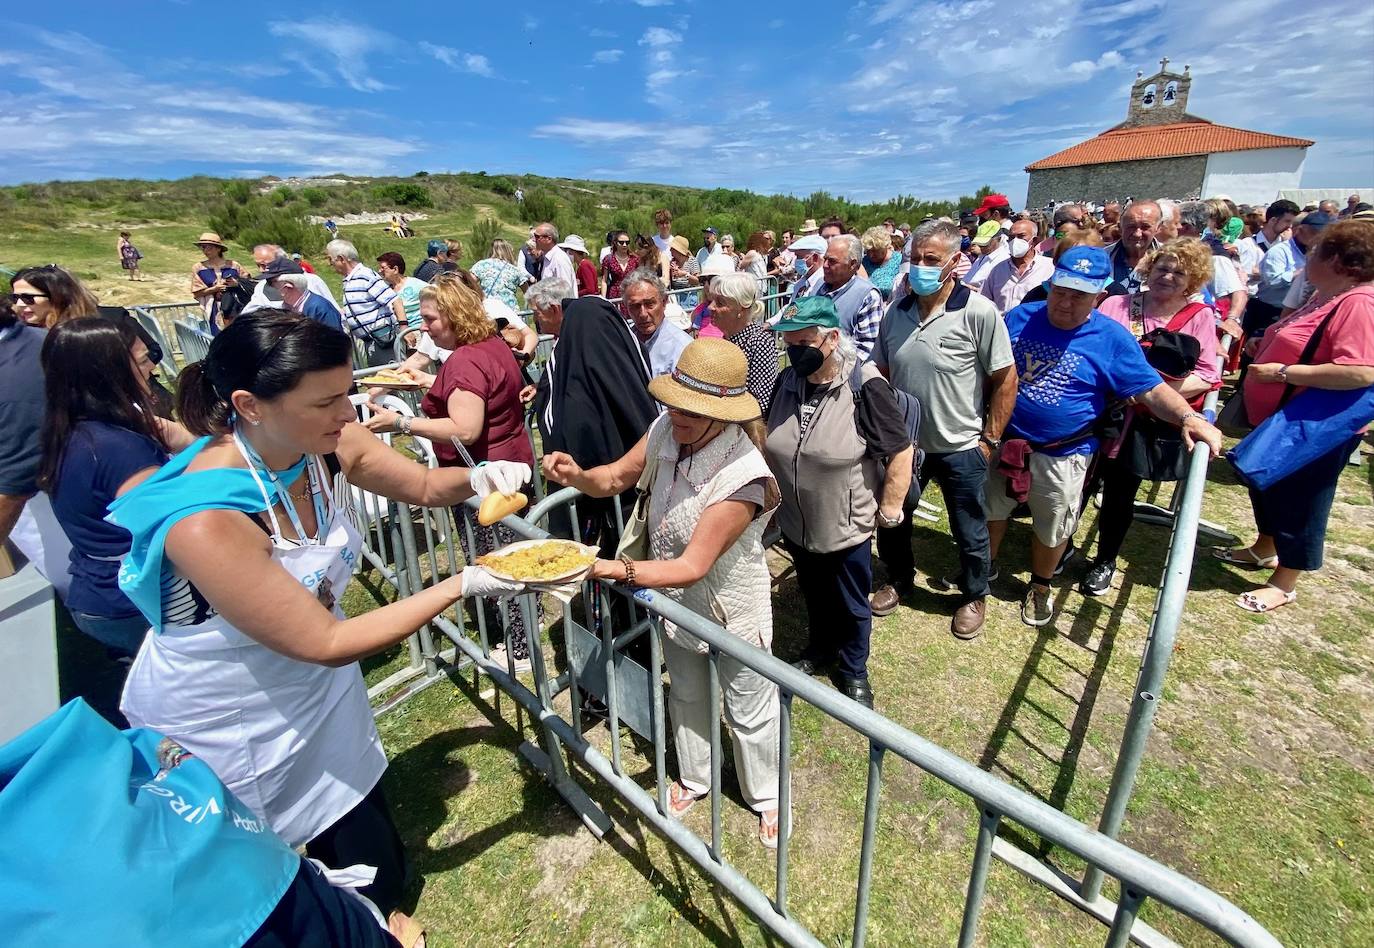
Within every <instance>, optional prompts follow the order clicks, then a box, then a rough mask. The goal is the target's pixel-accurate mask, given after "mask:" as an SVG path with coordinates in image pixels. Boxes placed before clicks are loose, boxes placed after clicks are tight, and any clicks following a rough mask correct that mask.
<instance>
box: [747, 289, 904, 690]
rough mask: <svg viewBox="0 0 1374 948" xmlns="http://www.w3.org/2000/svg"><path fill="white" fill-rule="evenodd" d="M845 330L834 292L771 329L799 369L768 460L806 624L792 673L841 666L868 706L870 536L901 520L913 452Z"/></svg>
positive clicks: (786, 380) (778, 405)
mask: <svg viewBox="0 0 1374 948" xmlns="http://www.w3.org/2000/svg"><path fill="white" fill-rule="evenodd" d="M840 327H841V322H840V315H839V313H838V312H837V310H836V307H835V302H834V300H832V299H830V298H829V297H828V296H819V295H818V296H806V297H803V298H801V299H799V300H797V301H796V302H795V303H792V304H790V305H788V306H787V307H786V308H785V309H784V310H783V311H782V319H781V320H780V321H779V322H778V324H777V326H776V327H775V328H776V329H777V330H778V331H779V332H781V333H782V334H783V341H784V342H786V343H787V358H788V361H789V362H791V365H790V366H789V367H788V368H787V369H786V370H785V371H783V372H782V374H781V376H780V377H779V379H778V384H777V387H776V389H775V391H774V393H773V401H772V404H771V405H770V406H769V407H768V416H767V422H766V423H767V427H768V440H767V442H766V445H765V449H764V456H765V457H767V458H768V466H769V467H770V468H772V470H773V474H774V475H775V476H776V477H777V478H778V485H779V487H780V488H781V490H782V505H781V506H780V507H779V508H778V524H779V526H781V527H782V539H783V544H784V546H785V547H786V548H787V551H788V553H790V554H791V556H792V562H793V565H795V566H796V568H797V585H798V586H800V587H801V593H802V596H803V597H804V598H805V600H806V613H807V623H808V625H809V627H810V639H809V641H808V642H807V645H806V648H805V650H804V651H803V652H802V655H801V657H800V658H799V659H798V660H797V661H796V662H794V663H793V667H794V668H796V669H797V670H798V671H800V672H803V673H804V674H808V675H811V674H815V673H816V672H818V671H820V670H822V668H824V667H827V666H833V668H834V671H835V684H836V685H837V686H838V687H839V689H840V691H841V692H843V693H844V694H845V695H846V696H848V697H849V698H851V699H853V700H854V701H857V702H859V703H860V704H862V705H864V706H866V707H870V708H871V707H873V689H872V688H871V687H870V686H869V683H868V647H869V638H870V635H871V633H872V630H873V609H872V607H871V605H870V604H869V599H868V594H869V590H870V587H871V584H872V582H873V555H872V545H873V544H872V540H873V534H874V531H875V529H876V528H877V526H878V525H879V524H882V525H883V526H885V527H893V526H896V525H897V524H900V523H901V522H902V518H903V516H904V512H903V502H904V501H905V500H906V494H907V489H908V488H909V487H910V486H911V473H912V470H911V467H912V465H911V460H912V452H913V451H914V450H915V448H914V447H913V445H912V443H911V438H910V436H909V435H908V434H907V429H906V424H905V423H904V421H903V415H902V409H901V407H900V406H899V405H898V403H897V396H896V393H895V392H894V391H893V389H892V386H891V384H889V382H888V381H887V379H885V378H883V376H882V375H881V373H879V371H878V369H877V368H876V367H875V366H874V365H873V363H871V362H868V361H866V360H865V359H864V357H863V356H862V355H861V354H860V353H859V351H858V350H857V348H856V347H855V345H854V341H853V340H852V339H850V338H849V337H848V336H847V335H846V334H845V333H844V332H843V331H842V329H841V328H840Z"/></svg>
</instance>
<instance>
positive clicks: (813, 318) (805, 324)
mask: <svg viewBox="0 0 1374 948" xmlns="http://www.w3.org/2000/svg"><path fill="white" fill-rule="evenodd" d="M839 325H840V314H839V312H838V311H836V309H835V301H834V300H832V299H831V298H830V297H828V296H803V297H802V298H801V299H799V300H797V301H796V302H794V303H788V304H787V305H786V306H784V307H783V310H782V312H781V313H778V321H777V324H776V325H774V326H773V330H774V331H775V332H792V331H793V330H796V329H810V328H811V327H812V326H815V327H816V328H817V329H838V328H839Z"/></svg>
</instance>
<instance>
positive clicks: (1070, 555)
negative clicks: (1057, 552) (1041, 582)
mask: <svg viewBox="0 0 1374 948" xmlns="http://www.w3.org/2000/svg"><path fill="white" fill-rule="evenodd" d="M1077 557H1078V547H1076V546H1074V545H1073V541H1072V540H1070V541H1069V545H1068V546H1066V547H1064V553H1063V555H1062V556H1060V557H1059V565H1058V566H1056V567H1055V568H1054V575H1055V576H1058V575H1059V574H1060V573H1062V572H1064V567H1065V566H1068V565H1069V564H1070V563H1072V562H1073V561H1074V560H1075V559H1076V558H1077Z"/></svg>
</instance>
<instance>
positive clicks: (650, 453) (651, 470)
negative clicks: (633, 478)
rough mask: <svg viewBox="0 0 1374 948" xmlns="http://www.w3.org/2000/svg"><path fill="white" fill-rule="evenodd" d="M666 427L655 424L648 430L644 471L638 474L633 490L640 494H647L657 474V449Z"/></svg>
mask: <svg viewBox="0 0 1374 948" xmlns="http://www.w3.org/2000/svg"><path fill="white" fill-rule="evenodd" d="M660 417H661V416H660ZM667 427H668V425H666V424H662V425H660V424H657V423H655V424H654V426H653V427H651V428H650V429H649V440H648V442H647V443H646V444H645V445H644V470H643V471H641V472H640V474H639V480H638V481H637V482H636V483H635V490H637V491H639V492H640V493H641V494H647V493H649V488H650V487H651V486H652V485H653V483H654V475H655V474H656V473H657V472H658V448H659V445H661V444H662V443H663V429H664V428H667Z"/></svg>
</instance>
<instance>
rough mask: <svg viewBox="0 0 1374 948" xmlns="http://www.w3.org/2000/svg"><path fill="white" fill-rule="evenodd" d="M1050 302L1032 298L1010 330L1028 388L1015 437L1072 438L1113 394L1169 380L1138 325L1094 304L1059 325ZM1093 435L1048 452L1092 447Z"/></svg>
mask: <svg viewBox="0 0 1374 948" xmlns="http://www.w3.org/2000/svg"><path fill="white" fill-rule="evenodd" d="M1048 311H1049V303H1048V302H1043V301H1042V302H1038V303H1025V304H1023V305H1021V306H1018V307H1017V308H1016V309H1014V310H1012V311H1011V312H1010V313H1007V332H1008V334H1010V336H1011V351H1012V355H1013V356H1014V357H1015V359H1016V374H1017V375H1018V376H1019V377H1020V388H1019V389H1018V391H1017V393H1016V407H1015V408H1014V409H1013V410H1012V413H1011V423H1010V424H1009V425H1008V426H1007V437H1012V438H1025V439H1026V440H1028V441H1031V442H1034V443H1038V444H1044V443H1048V442H1053V441H1059V440H1061V439H1063V438H1067V437H1069V436H1071V435H1073V434H1076V433H1077V432H1079V431H1082V430H1083V429H1084V428H1086V427H1087V426H1088V425H1089V424H1090V423H1091V422H1092V421H1093V419H1095V418H1097V417H1098V416H1099V415H1101V414H1102V412H1103V410H1104V409H1105V408H1106V406H1107V402H1108V401H1109V400H1116V399H1123V398H1132V397H1134V396H1136V395H1139V394H1141V393H1142V392H1148V391H1149V390H1150V389H1152V388H1154V387H1155V386H1156V385H1158V384H1159V383H1160V381H1162V380H1161V379H1160V376H1159V373H1158V372H1156V371H1155V370H1154V369H1153V368H1151V366H1150V363H1148V362H1146V361H1145V352H1144V350H1143V349H1141V348H1140V343H1139V342H1137V341H1136V340H1135V337H1134V336H1132V335H1131V333H1130V330H1128V329H1127V328H1126V327H1125V326H1122V325H1121V324H1120V323H1117V322H1114V321H1112V320H1110V319H1108V318H1107V317H1105V316H1103V315H1102V314H1101V313H1099V312H1097V311H1096V310H1094V311H1093V312H1092V315H1091V316H1089V317H1088V321H1087V322H1086V323H1084V324H1083V325H1081V326H1079V327H1077V328H1076V329H1058V328H1056V327H1055V326H1054V325H1053V324H1052V323H1051V322H1050V319H1049V313H1048ZM1096 450H1097V439H1096V438H1088V439H1086V440H1083V441H1079V442H1077V443H1072V444H1067V445H1064V446H1063V447H1058V448H1050V449H1048V450H1046V451H1043V452H1042V453H1044V454H1049V455H1053V456H1056V457H1057V456H1062V455H1068V454H1092V453H1093V452H1094V451H1096Z"/></svg>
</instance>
